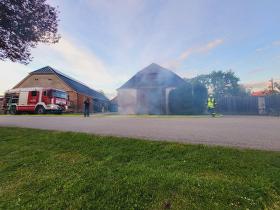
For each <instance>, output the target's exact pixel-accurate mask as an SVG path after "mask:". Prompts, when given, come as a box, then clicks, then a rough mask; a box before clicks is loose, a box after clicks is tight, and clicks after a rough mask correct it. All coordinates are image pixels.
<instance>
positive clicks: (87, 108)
mask: <svg viewBox="0 0 280 210" xmlns="http://www.w3.org/2000/svg"><path fill="white" fill-rule="evenodd" d="M89 105H90V101H89V98H87V99H86V100H85V101H84V106H85V108H84V116H85V117H89Z"/></svg>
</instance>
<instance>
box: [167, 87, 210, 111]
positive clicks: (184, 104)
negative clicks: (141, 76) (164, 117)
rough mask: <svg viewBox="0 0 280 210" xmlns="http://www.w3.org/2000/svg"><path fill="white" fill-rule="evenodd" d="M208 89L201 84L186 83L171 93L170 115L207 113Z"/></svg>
mask: <svg viewBox="0 0 280 210" xmlns="http://www.w3.org/2000/svg"><path fill="white" fill-rule="evenodd" d="M206 100H207V89H206V87H205V86H204V85H203V84H202V83H200V82H194V83H186V84H185V85H183V86H180V87H178V88H176V89H175V90H172V91H171V92H170V96H169V108H170V114H176V115H187V114H202V113H203V112H204V111H205V103H206Z"/></svg>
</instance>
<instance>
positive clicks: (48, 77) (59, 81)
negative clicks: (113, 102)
mask: <svg viewBox="0 0 280 210" xmlns="http://www.w3.org/2000/svg"><path fill="white" fill-rule="evenodd" d="M28 87H46V88H56V89H60V90H64V91H66V92H67V93H68V95H69V100H70V104H71V106H70V110H72V111H73V112H82V111H83V106H84V104H83V103H84V101H85V99H86V98H90V101H91V106H90V111H91V112H106V111H108V109H109V106H110V100H109V99H108V98H107V97H106V96H105V95H104V94H102V93H100V92H98V91H96V90H94V89H91V88H90V87H88V86H87V85H85V84H83V83H81V82H79V81H77V80H75V79H73V78H71V77H69V76H67V75H65V74H63V73H62V72H60V71H58V70H56V69H54V68H52V67H49V66H46V67H44V68H41V69H38V70H36V71H33V72H31V73H29V75H28V76H27V77H25V78H24V79H23V80H22V81H21V82H19V83H18V84H17V85H16V86H15V87H14V88H28Z"/></svg>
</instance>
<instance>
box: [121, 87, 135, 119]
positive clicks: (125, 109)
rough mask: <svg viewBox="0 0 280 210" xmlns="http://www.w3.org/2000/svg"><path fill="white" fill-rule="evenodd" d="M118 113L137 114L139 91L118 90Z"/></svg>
mask: <svg viewBox="0 0 280 210" xmlns="http://www.w3.org/2000/svg"><path fill="white" fill-rule="evenodd" d="M118 111H119V113H120V114H137V90H136V89H122V90H118Z"/></svg>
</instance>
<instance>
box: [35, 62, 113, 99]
mask: <svg viewBox="0 0 280 210" xmlns="http://www.w3.org/2000/svg"><path fill="white" fill-rule="evenodd" d="M40 70H46V71H49V72H52V73H54V74H56V75H57V76H58V77H62V78H60V79H62V80H63V81H64V82H65V80H69V82H70V83H76V84H77V85H79V86H82V87H83V88H84V89H87V91H86V92H88V91H89V92H92V94H96V95H99V97H100V99H102V97H104V98H106V99H108V98H107V96H106V95H105V94H104V93H102V92H99V91H97V90H95V89H93V88H91V87H89V86H88V85H86V84H85V83H83V82H80V81H79V80H76V79H74V78H73V77H70V76H68V75H67V74H64V73H62V72H61V71H59V70H57V69H55V68H53V67H50V66H45V67H43V68H40V69H37V70H35V71H33V72H31V73H30V74H33V73H35V74H36V72H39V71H40ZM45 73H47V72H45ZM64 78H65V79H64ZM66 83H67V82H66ZM75 86H76V85H75ZM72 88H73V87H72ZM73 89H75V88H73Z"/></svg>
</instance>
